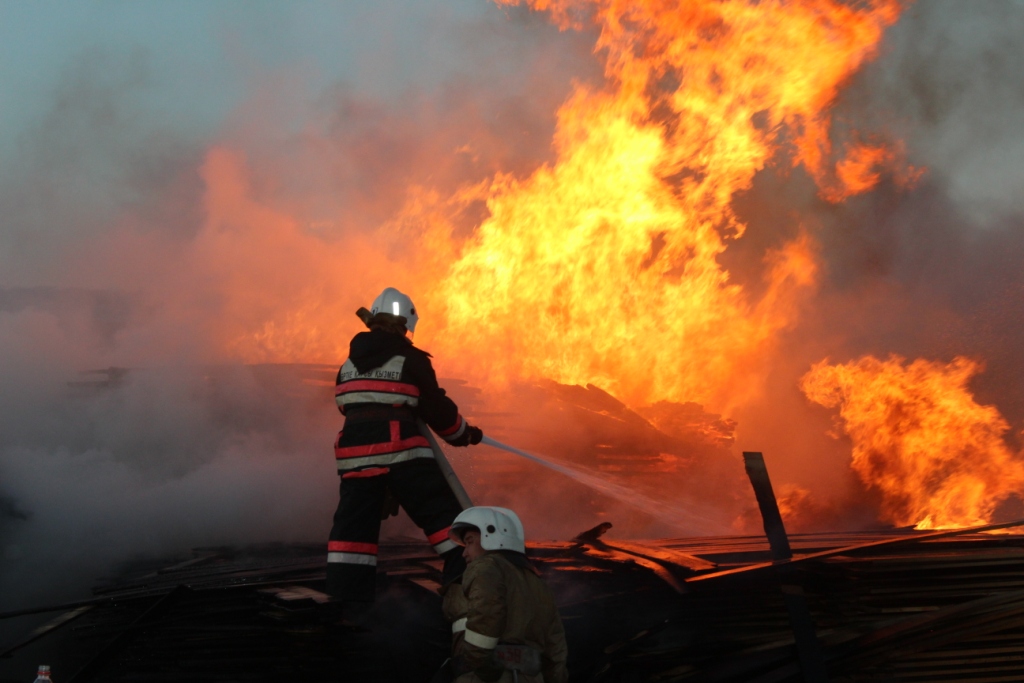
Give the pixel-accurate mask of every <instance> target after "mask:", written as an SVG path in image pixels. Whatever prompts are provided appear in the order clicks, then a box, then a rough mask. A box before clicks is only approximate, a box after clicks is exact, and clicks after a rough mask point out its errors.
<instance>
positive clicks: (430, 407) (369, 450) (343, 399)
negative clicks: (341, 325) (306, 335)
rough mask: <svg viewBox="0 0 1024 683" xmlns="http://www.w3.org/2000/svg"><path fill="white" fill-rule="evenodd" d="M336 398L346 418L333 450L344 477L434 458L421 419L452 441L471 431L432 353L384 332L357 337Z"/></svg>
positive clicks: (342, 369)
mask: <svg viewBox="0 0 1024 683" xmlns="http://www.w3.org/2000/svg"><path fill="white" fill-rule="evenodd" d="M334 397H335V402H336V403H337V405H338V409H339V410H340V411H341V412H342V414H344V415H345V426H344V428H343V429H342V430H341V432H339V434H338V440H337V441H336V443H335V449H334V455H335V458H337V462H338V472H339V474H342V476H359V475H362V476H370V475H373V474H377V473H380V472H381V470H384V469H385V468H388V467H390V466H392V465H395V464H397V463H401V462H407V461H409V460H414V459H416V458H433V457H434V454H433V451H432V450H431V449H430V443H429V442H428V441H427V439H426V438H425V437H424V436H423V435H422V434H420V432H419V430H418V428H417V425H416V418H417V417H418V418H422V419H423V421H424V422H426V423H427V424H428V425H430V427H431V429H433V430H434V431H435V432H437V434H438V435H439V436H441V437H443V438H444V439H446V440H448V441H454V440H455V439H458V438H459V437H460V436H462V434H463V432H465V430H466V422H465V420H463V419H462V416H461V415H460V414H459V409H458V406H456V405H455V403H454V402H453V401H452V400H451V399H450V398H448V397H447V396H446V395H445V392H444V389H442V388H441V387H439V386H438V384H437V376H436V375H435V374H434V368H433V366H432V365H431V364H430V354H428V353H427V352H425V351H422V350H420V349H418V348H416V347H415V346H413V345H412V342H411V341H409V340H408V339H406V338H405V337H404V336H400V335H397V334H393V333H390V332H384V331H383V330H371V331H369V332H360V333H359V334H357V335H356V336H355V337H353V338H352V343H351V344H350V345H349V357H348V359H347V360H346V361H345V363H344V365H342V366H341V369H340V370H338V377H337V380H336V383H335V390H334Z"/></svg>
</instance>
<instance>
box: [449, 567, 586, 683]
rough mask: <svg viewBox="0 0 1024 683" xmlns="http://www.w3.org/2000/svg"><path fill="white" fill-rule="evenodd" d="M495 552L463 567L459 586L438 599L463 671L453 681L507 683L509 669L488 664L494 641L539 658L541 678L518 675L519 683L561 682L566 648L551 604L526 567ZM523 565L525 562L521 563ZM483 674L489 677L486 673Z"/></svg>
mask: <svg viewBox="0 0 1024 683" xmlns="http://www.w3.org/2000/svg"><path fill="white" fill-rule="evenodd" d="M517 564H518V563H513V561H510V560H509V559H508V558H507V557H505V556H504V555H503V554H502V553H501V552H488V553H485V554H484V555H483V556H482V557H479V558H477V559H476V560H474V561H473V562H470V563H469V566H468V567H467V568H466V572H465V574H463V577H462V584H461V585H460V584H453V585H452V586H450V587H449V589H448V591H447V592H446V593H445V597H444V612H445V617H446V618H447V619H448V620H449V621H451V622H452V631H453V644H452V651H453V654H454V659H455V660H456V661H458V662H459V664H460V665H461V666H462V667H463V669H469V670H470V671H469V673H464V674H462V675H461V676H459V677H458V678H457V679H456V681H457V683H477V682H478V681H482V680H484V679H483V678H481V677H480V676H479V673H484V675H485V677H486V678H487V679H488V680H490V681H494V680H497V681H500V682H501V683H511V682H512V681H513V680H514V677H513V675H512V672H511V671H504V672H503V673H501V675H500V677H498V676H497V674H498V672H499V671H501V669H500V668H497V667H496V666H495V665H494V663H493V662H494V650H495V648H496V647H497V646H498V644H499V643H502V644H505V643H508V644H515V645H528V646H530V647H532V648H535V649H536V650H539V651H540V654H541V674H540V675H537V676H528V675H525V674H523V673H521V672H520V673H519V674H518V675H517V677H516V678H518V681H519V683H541V682H542V681H543V683H566V681H568V680H569V671H568V669H567V668H566V659H567V657H568V648H567V646H566V643H565V631H564V630H563V629H562V620H561V618H560V617H559V616H558V609H557V608H556V607H555V600H554V598H553V597H552V595H551V591H550V590H549V589H548V587H547V584H545V583H544V581H543V580H542V579H541V578H540V577H539V576H537V574H536V572H535V571H533V569H532V567H528V566H516V565H517ZM524 565H525V563H524ZM488 674H489V675H488Z"/></svg>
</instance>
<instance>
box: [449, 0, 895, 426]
mask: <svg viewBox="0 0 1024 683" xmlns="http://www.w3.org/2000/svg"><path fill="white" fill-rule="evenodd" d="M504 1H505V2H506V3H507V4H516V3H515V2H514V0H504ZM530 5H531V6H532V7H533V8H534V9H539V10H548V11H550V12H551V13H552V16H553V18H554V20H555V21H556V22H558V23H559V24H560V26H561V27H562V28H568V27H573V26H580V25H582V23H583V22H584V21H585V20H586V17H589V20H590V21H593V22H594V23H595V24H596V25H597V26H598V27H599V29H600V38H599V39H598V43H597V50H598V51H599V52H600V53H602V54H603V55H604V57H605V64H606V76H607V79H608V86H607V87H606V88H605V89H604V90H600V91H598V90H592V89H590V88H588V87H586V86H583V85H578V86H577V87H576V88H575V91H574V93H573V94H572V96H571V97H570V98H569V100H568V101H567V102H566V103H565V104H564V105H563V106H562V107H561V109H560V111H559V113H558V128H557V133H556V137H555V141H554V144H555V149H556V152H557V160H556V162H555V163H554V164H553V165H551V166H544V167H542V168H539V169H538V170H537V171H536V172H534V173H533V174H532V175H531V176H530V177H528V178H525V179H521V180H520V179H516V178H513V177H510V176H498V177H496V178H495V179H494V181H493V183H492V184H491V186H490V188H488V189H487V193H486V201H487V206H488V208H489V210H490V217H489V218H487V219H486V220H485V221H484V222H483V223H482V225H480V226H479V229H478V230H477V231H476V233H475V234H474V236H473V237H472V238H471V239H470V240H469V241H468V242H467V243H466V244H465V245H464V247H463V249H462V252H461V258H459V260H458V261H457V262H456V263H455V264H454V266H453V267H452V268H451V272H450V274H449V276H448V277H447V279H446V280H445V281H444V282H443V283H442V284H441V286H440V287H439V288H438V289H437V290H436V291H435V292H433V293H432V300H433V302H440V303H439V304H437V303H435V305H434V306H432V308H434V309H435V310H436V309H438V308H442V307H443V308H444V310H445V317H446V325H445V327H444V332H443V336H441V337H439V338H438V339H436V340H433V341H432V344H433V346H435V347H439V351H441V352H442V353H444V354H445V355H447V356H450V357H457V356H461V357H463V358H467V357H476V355H477V354H475V353H473V352H474V350H476V349H480V348H487V349H500V350H501V352H500V353H495V354H493V355H492V356H491V357H490V359H489V360H488V363H489V367H488V373H487V374H488V375H489V376H491V377H492V378H499V379H510V378H513V377H524V376H525V377H547V378H551V379H554V380H557V381H560V382H565V383H577V384H585V383H588V382H589V383H594V384H597V385H599V386H602V387H604V388H606V389H608V390H609V391H611V392H612V393H614V394H615V395H616V396H618V397H620V398H622V399H623V400H625V401H626V402H628V403H631V404H633V405H638V404H642V403H650V402H654V401H658V400H674V401H687V400H699V401H707V402H710V403H712V404H713V405H716V406H720V407H721V406H728V405H732V404H735V402H737V401H739V400H742V399H743V398H746V396H745V393H746V392H749V391H750V390H751V387H752V386H754V385H756V375H757V373H758V372H759V368H760V366H761V365H763V360H764V358H765V355H766V353H767V352H768V351H769V350H770V349H771V348H772V342H773V340H774V338H775V337H776V335H777V333H778V332H779V331H780V330H782V329H784V328H786V327H787V326H789V325H790V324H791V323H792V322H793V321H794V319H795V317H796V314H797V304H798V302H799V295H800V293H801V291H803V290H806V289H807V288H808V287H809V286H810V285H812V284H813V283H814V281H815V278H816V259H815V257H814V253H813V245H812V244H811V242H810V240H809V239H808V238H806V237H801V238H799V239H797V240H795V241H794V242H792V243H789V244H787V245H784V246H783V247H782V248H781V249H779V250H778V251H777V252H774V253H772V254H770V255H769V257H768V258H769V260H770V264H771V265H770V267H769V268H768V272H767V280H768V283H767V289H766V291H767V294H766V295H764V296H763V297H762V298H760V299H759V300H754V299H753V298H752V297H751V296H750V295H749V294H747V293H746V292H745V291H743V289H741V288H740V287H739V286H738V285H736V284H733V283H731V282H730V275H729V273H728V272H727V271H726V270H725V269H724V268H723V267H722V266H721V265H720V264H719V262H718V257H719V256H720V255H721V254H722V253H723V252H724V251H725V249H726V248H727V245H728V243H729V241H730V240H732V239H735V238H736V237H739V236H740V235H742V234H743V232H744V230H745V229H746V226H745V225H743V224H742V223H741V222H739V221H738V220H737V218H736V216H735V214H734V212H733V209H732V206H731V202H732V199H733V197H734V196H735V195H736V193H737V192H740V191H743V190H746V189H748V188H749V187H750V186H751V183H752V181H753V178H754V175H755V174H756V173H757V172H758V171H759V170H761V169H763V168H764V167H765V165H766V164H768V163H769V161H770V160H771V159H772V157H773V155H774V154H775V153H776V152H777V151H778V150H779V148H780V146H781V145H782V144H783V142H784V140H785V135H786V134H788V135H789V136H791V138H792V144H793V145H795V147H796V150H797V152H796V157H795V158H796V160H797V161H798V162H802V163H803V164H804V165H805V166H807V168H808V169H809V170H810V171H811V173H812V175H814V176H815V178H817V179H818V180H819V183H821V184H822V187H823V188H824V187H825V183H826V181H827V184H828V190H829V196H833V195H836V193H839V195H836V196H840V195H842V194H844V193H845V194H850V193H853V192H859V191H863V190H865V189H868V188H869V187H870V186H871V184H872V180H873V178H872V177H869V176H868V175H867V174H866V173H864V172H850V171H846V172H843V171H842V169H841V172H840V173H839V174H838V175H835V174H832V173H830V172H828V171H827V169H826V165H827V160H828V159H829V156H830V154H831V151H830V150H831V148H830V146H829V134H828V131H829V126H830V120H829V114H828V107H829V105H830V104H831V102H832V101H833V100H834V98H835V95H836V93H837V90H838V88H839V87H840V85H841V84H842V83H843V81H845V80H846V79H847V78H848V77H849V76H850V74H851V73H853V72H854V71H855V70H856V69H857V68H858V67H859V66H860V65H861V63H863V62H864V60H866V59H868V58H869V57H871V56H872V55H873V53H874V50H875V47H876V45H877V43H878V41H879V39H880V38H881V35H882V31H883V30H884V28H885V27H886V26H887V25H889V24H891V23H892V22H893V21H895V19H896V18H897V16H898V5H897V3H896V2H894V1H892V0H877V1H875V2H869V3H862V4H861V5H859V6H858V8H854V7H851V6H849V5H847V4H844V3H841V2H833V1H830V0H814V1H812V0H803V1H799V2H792V1H790V2H784V1H782V0H776V1H774V2H770V1H765V2H757V3H752V2H748V1H747V0H727V1H721V0H715V1H713V2H712V1H704V2H696V1H694V2H685V3H667V2H659V1H648V2H637V1H633V0H631V1H630V2H623V1H620V0H531V2H530ZM872 154H874V157H872V158H875V157H877V156H878V154H877V152H874V151H871V150H868V151H862V152H858V151H857V150H856V149H854V151H853V153H852V157H851V158H852V159H853V161H852V162H851V163H853V164H855V165H858V166H864V163H865V162H864V161H863V159H864V158H865V155H867V156H871V155H872ZM833 176H834V177H833ZM475 369H476V370H477V372H476V373H475V374H477V375H479V374H481V373H479V368H478V367H477V368H475Z"/></svg>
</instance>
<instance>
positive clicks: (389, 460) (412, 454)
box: [337, 446, 434, 472]
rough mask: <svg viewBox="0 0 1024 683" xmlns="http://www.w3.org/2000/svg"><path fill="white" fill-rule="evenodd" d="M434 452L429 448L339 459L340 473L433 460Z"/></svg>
mask: <svg viewBox="0 0 1024 683" xmlns="http://www.w3.org/2000/svg"><path fill="white" fill-rule="evenodd" d="M433 457H434V451H432V450H430V449H429V448H421V447H419V446H417V447H416V448H408V449H406V450H404V451H398V452H397V453H382V454H381V455H361V456H359V457H358V458H338V459H337V463H338V471H339V472H347V471H349V470H354V469H358V468H360V467H368V466H370V465H373V466H375V467H387V466H388V465H394V464H395V463H399V462H407V461H409V460H416V459H417V458H433Z"/></svg>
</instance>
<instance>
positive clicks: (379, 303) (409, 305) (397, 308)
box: [370, 287, 420, 332]
mask: <svg viewBox="0 0 1024 683" xmlns="http://www.w3.org/2000/svg"><path fill="white" fill-rule="evenodd" d="M377 313H390V314H391V315H400V316H403V317H405V321H406V322H405V327H406V329H408V330H409V331H410V332H415V331H416V321H417V320H419V319H420V317H419V316H418V315H416V306H415V305H414V304H413V302H412V299H410V298H409V297H407V296H406V295H405V294H402V293H401V292H399V291H398V290H397V289H395V288H394V287H388V288H387V289H385V290H384V291H383V292H381V293H380V296H378V297H377V298H376V299H374V300H373V306H371V307H370V314H371V315H376V314H377Z"/></svg>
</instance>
